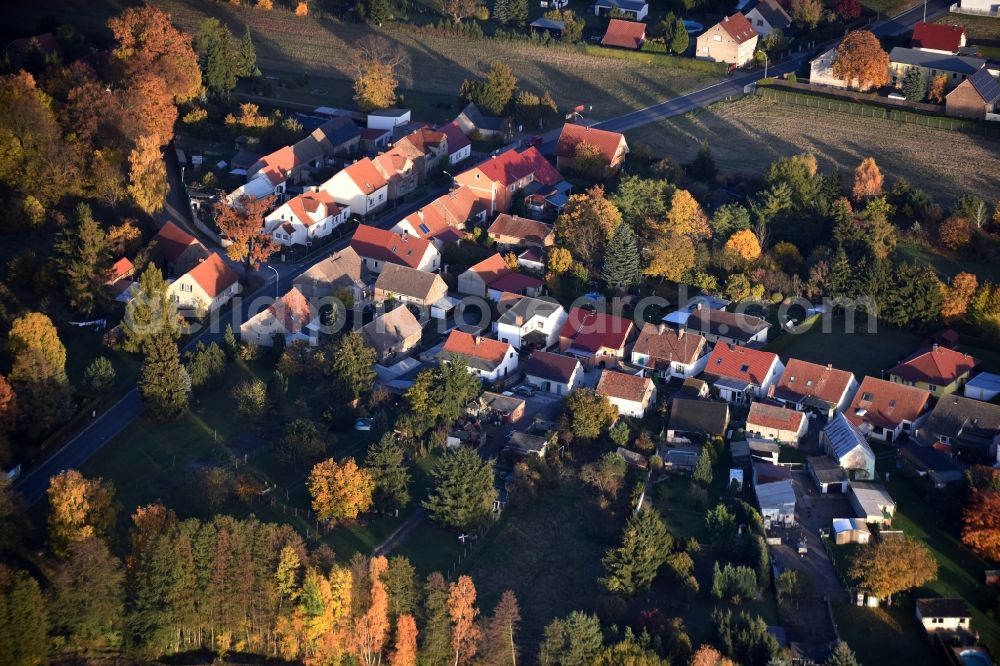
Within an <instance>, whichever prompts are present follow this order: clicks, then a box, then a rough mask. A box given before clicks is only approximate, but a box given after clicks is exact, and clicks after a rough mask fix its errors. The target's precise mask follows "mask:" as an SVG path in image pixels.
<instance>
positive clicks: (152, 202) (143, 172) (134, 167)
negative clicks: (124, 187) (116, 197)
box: [128, 135, 169, 215]
mask: <svg viewBox="0 0 1000 666" xmlns="http://www.w3.org/2000/svg"><path fill="white" fill-rule="evenodd" d="M128 162H129V184H128V193H129V195H130V196H131V197H132V200H133V201H134V202H135V205H137V206H138V207H139V208H141V209H142V210H144V211H145V212H146V213H149V214H150V215H152V214H153V213H155V212H156V211H158V210H160V209H161V208H163V202H164V201H166V199H167V191H168V189H169V186H168V184H167V168H166V166H165V165H164V164H163V156H162V155H161V153H160V142H159V140H158V139H157V137H155V136H152V135H150V136H141V137H139V140H138V141H137V142H136V146H135V148H133V149H132V152H131V154H130V155H129V157H128Z"/></svg>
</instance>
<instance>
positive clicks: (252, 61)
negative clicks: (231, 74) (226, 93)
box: [236, 26, 257, 77]
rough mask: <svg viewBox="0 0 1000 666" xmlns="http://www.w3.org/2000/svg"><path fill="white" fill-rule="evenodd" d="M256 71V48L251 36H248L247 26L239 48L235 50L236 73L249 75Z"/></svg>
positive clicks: (248, 27) (242, 75)
mask: <svg viewBox="0 0 1000 666" xmlns="http://www.w3.org/2000/svg"><path fill="white" fill-rule="evenodd" d="M256 71H257V50H256V49H255V48H254V45H253V37H251V36H250V26H247V28H246V32H244V33H243V39H241V40H240V47H239V50H238V51H237V52H236V75H237V76H241V77H250V76H253V75H254V72H256Z"/></svg>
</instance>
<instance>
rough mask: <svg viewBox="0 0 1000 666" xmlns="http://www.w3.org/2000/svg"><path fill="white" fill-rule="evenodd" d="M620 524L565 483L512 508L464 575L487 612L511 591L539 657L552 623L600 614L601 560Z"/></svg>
mask: <svg viewBox="0 0 1000 666" xmlns="http://www.w3.org/2000/svg"><path fill="white" fill-rule="evenodd" d="M623 492H627V491H624V490H623ZM618 523H619V521H618V520H617V519H615V520H612V519H609V518H608V516H607V515H606V514H604V513H602V512H601V511H599V510H598V508H597V507H596V504H595V502H594V499H593V497H591V496H590V495H589V492H588V491H587V489H586V488H584V487H583V485H582V483H580V482H579V481H577V480H575V479H570V480H566V481H564V482H563V483H562V484H561V485H560V486H559V487H557V488H542V489H541V491H540V492H539V495H538V497H537V498H536V499H533V500H526V501H525V504H524V505H522V506H508V508H507V509H506V510H505V511H504V513H503V514H502V516H501V518H500V522H499V523H498V524H497V526H496V527H495V528H494V529H492V530H490V531H489V532H487V534H486V535H485V536H484V537H483V540H482V542H481V543H480V544H478V546H477V547H476V549H475V550H473V552H472V555H471V557H469V558H468V559H467V560H466V561H464V562H463V563H462V565H461V567H460V570H461V571H462V572H464V573H468V574H470V575H471V576H472V577H473V579H474V580H475V581H476V587H477V589H478V590H479V595H480V608H482V609H483V612H487V611H486V609H492V607H493V605H494V604H495V603H496V601H497V599H498V598H499V597H500V594H501V593H503V591H504V590H507V589H512V590H514V592H515V594H517V599H518V602H519V604H520V607H521V617H522V622H521V627H522V634H523V637H522V640H521V643H522V645H525V646H527V647H528V649H529V650H534V648H535V646H537V645H538V642H539V641H540V640H541V636H542V630H543V629H544V628H545V625H546V624H548V623H549V622H550V621H551V620H552V619H553V618H555V617H562V616H564V615H566V614H568V613H569V612H570V611H573V610H583V611H588V612H590V611H593V610H594V600H595V598H596V597H597V596H598V595H600V594H601V593H602V592H603V589H602V588H600V586H599V585H598V583H597V578H598V577H599V576H601V575H602V573H603V568H602V566H601V558H602V556H603V555H604V553H605V551H606V550H607V549H608V547H610V546H611V545H613V544H614V543H615V541H616V539H617V537H618V533H619V529H620V525H619V524H618ZM453 538H454V537H453Z"/></svg>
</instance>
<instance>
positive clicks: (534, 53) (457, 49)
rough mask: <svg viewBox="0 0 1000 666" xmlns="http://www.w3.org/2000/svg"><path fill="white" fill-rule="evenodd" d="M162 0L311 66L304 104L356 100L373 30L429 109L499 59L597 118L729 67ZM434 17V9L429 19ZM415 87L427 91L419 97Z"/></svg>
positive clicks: (285, 60) (274, 64) (96, 15)
mask: <svg viewBox="0 0 1000 666" xmlns="http://www.w3.org/2000/svg"><path fill="white" fill-rule="evenodd" d="M127 4H128V3H126V2H125V1H124V0H103V1H102V2H100V3H98V4H96V5H94V6H89V7H88V10H89V11H88V12H86V14H87V15H86V16H84V15H81V14H79V13H76V14H73V19H74V20H79V22H80V24H81V25H82V27H83V28H84V29H85V30H90V31H95V30H100V31H101V33H102V34H105V35H106V34H107V33H106V31H105V29H104V28H103V25H104V23H105V21H106V19H107V17H108V16H109V15H111V14H114V13H117V12H118V11H120V9H121V8H122V7H123V6H125V5H127ZM156 5H157V6H159V7H161V8H162V9H164V10H165V11H167V12H169V13H170V14H171V17H172V19H173V21H174V22H175V23H176V24H177V25H179V26H180V27H181V28H182V29H183V30H185V31H187V32H188V33H190V34H194V32H195V29H196V26H197V24H198V22H199V21H200V20H201V19H203V18H205V17H206V16H209V15H211V16H216V17H218V18H219V19H221V20H223V21H224V22H226V23H227V24H229V25H230V27H232V28H233V30H234V32H235V33H236V34H237V35H242V34H243V31H244V28H245V26H248V27H249V28H250V30H251V32H252V34H253V40H254V45H255V47H256V51H257V65H258V67H259V68H260V69H261V71H262V72H263V73H264V74H265V75H269V76H272V75H277V76H279V77H282V78H285V77H286V76H287V78H289V79H290V80H293V79H294V78H296V77H298V76H299V75H301V74H303V73H305V74H307V75H308V76H309V77H310V82H309V84H308V85H307V86H303V88H304V89H305V90H324V91H325V92H324V94H322V95H318V96H313V97H311V98H310V99H309V100H308V103H314V102H319V103H325V104H330V103H333V104H338V103H340V104H347V105H349V106H350V107H351V108H353V104H350V97H351V95H352V91H351V83H350V81H349V79H350V77H351V68H350V58H349V53H350V51H351V47H352V46H353V45H354V44H356V43H357V42H358V41H359V40H360V39H361V38H363V37H365V36H367V35H370V34H373V33H376V32H377V33H378V34H382V35H384V36H385V37H386V38H387V39H388V40H389V41H390V42H392V43H394V44H397V45H399V46H400V47H402V48H403V49H404V50H405V51H406V52H407V53H408V54H409V56H410V59H411V61H412V69H413V76H412V77H411V78H412V83H406V82H404V83H403V85H401V86H400V88H401V90H402V91H403V92H404V95H405V96H406V99H405V100H404V104H405V105H406V106H410V105H411V103H416V102H419V103H420V106H423V110H427V109H428V108H431V109H433V108H434V106H433V105H434V104H435V103H438V102H447V103H449V104H450V103H453V102H454V100H455V98H456V96H457V94H458V89H459V85H460V84H461V82H462V80H463V79H466V78H471V77H474V76H478V75H481V74H483V73H484V72H485V71H486V70H487V69H488V68H489V66H490V64H491V63H492V62H493V61H495V60H502V61H503V62H505V63H506V64H508V65H510V66H511V67H512V68H513V70H514V73H515V75H516V76H517V77H518V79H519V81H520V85H521V86H523V87H524V88H527V89H530V90H533V91H535V92H538V93H541V92H543V91H545V90H548V91H550V92H551V93H552V96H553V98H554V99H555V101H556V103H557V104H558V105H559V107H560V108H561V109H567V108H571V107H574V106H576V105H577V104H586V105H593V113H594V115H595V116H596V117H598V118H607V117H611V116H615V115H619V114H621V113H624V112H627V111H630V110H634V109H638V108H642V107H645V106H648V105H650V104H654V103H656V102H660V101H663V100H664V99H666V98H668V97H671V96H673V95H675V94H677V93H678V92H681V91H684V90H692V89H696V88H699V87H702V86H703V85H705V84H706V83H707V82H709V81H711V80H717V79H720V78H721V77H722V75H723V70H722V69H721V68H720V67H718V66H715V65H714V64H705V63H701V62H694V61H691V62H688V63H684V64H683V65H681V64H679V63H673V62H672V61H671V59H669V58H652V59H649V61H647V62H643V61H639V60H635V59H620V58H616V57H614V56H613V55H611V53H613V52H611V51H607V52H603V53H601V55H593V54H590V53H587V52H585V51H582V50H577V49H576V48H574V47H572V46H553V47H545V46H541V45H538V44H532V43H527V42H506V41H499V40H488V39H486V40H467V39H463V38H459V37H455V36H451V35H439V34H430V33H423V32H417V31H416V30H412V29H407V28H403V27H401V26H399V25H398V24H389V25H387V26H385V28H384V29H382V30H380V31H375V30H374V29H372V28H371V27H369V26H367V25H362V24H358V23H353V22H346V23H345V22H340V21H338V20H336V19H333V18H330V17H329V16H320V15H310V16H307V17H296V16H294V15H293V13H292V12H291V11H290V10H289V9H287V8H286V7H285V6H283V5H282V6H279V5H278V3H275V5H276V6H275V9H274V10H273V11H261V10H258V9H254V8H252V7H234V6H232V5H230V4H223V3H210V4H205V3H196V2H188V1H186V0H158V1H157V2H156ZM69 7H70V5H69V4H68V3H67V2H66V0H41V1H40V2H39V3H38V4H34V3H31V4H30V5H22V6H19V7H18V8H17V12H16V13H15V14H5V17H4V18H5V19H6V23H7V25H8V26H9V27H10V29H11V30H15V29H18V27H19V26H21V29H23V30H24V31H25V33H26V34H28V33H30V32H31V31H34V30H36V28H37V24H38V21H39V19H40V18H42V17H43V16H46V15H53V16H69V15H70V9H69ZM313 7H316V5H315V4H314V5H313V6H312V7H311V9H312V8H313ZM426 18H431V16H430V15H428V16H427V17H426ZM437 18H438V16H436V15H435V16H433V18H432V19H431V20H434V21H436V20H437ZM313 77H316V78H315V80H314V79H313ZM407 90H409V91H410V92H407ZM275 92H278V90H276V91H275ZM416 93H422V94H424V95H429V96H431V97H429V98H425V99H417V96H416ZM300 101H305V100H300ZM441 115H445V112H444V111H443V110H442V111H439V112H438V113H437V114H435V115H432V116H430V118H429V119H437V118H438V117H439V116H441ZM450 117H454V113H451V115H450ZM560 123H561V120H560Z"/></svg>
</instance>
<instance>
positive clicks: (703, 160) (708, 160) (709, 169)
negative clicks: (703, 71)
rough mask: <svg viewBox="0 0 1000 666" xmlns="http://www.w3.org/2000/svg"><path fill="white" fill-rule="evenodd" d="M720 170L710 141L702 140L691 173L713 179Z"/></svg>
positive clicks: (697, 176)
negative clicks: (716, 164) (709, 143)
mask: <svg viewBox="0 0 1000 666" xmlns="http://www.w3.org/2000/svg"><path fill="white" fill-rule="evenodd" d="M681 33H682V34H683V35H684V36H685V38H686V37H687V33H686V32H684V31H683V30H682V31H681ZM717 171H718V169H717V167H716V166H715V157H713V156H712V148H711V147H710V146H709V145H708V141H702V142H701V146H700V147H699V148H698V155H697V156H695V158H694V161H693V162H692V163H691V175H692V176H694V177H695V178H697V179H698V180H706V181H707V180H712V179H713V178H715V174H716V172H717Z"/></svg>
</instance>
